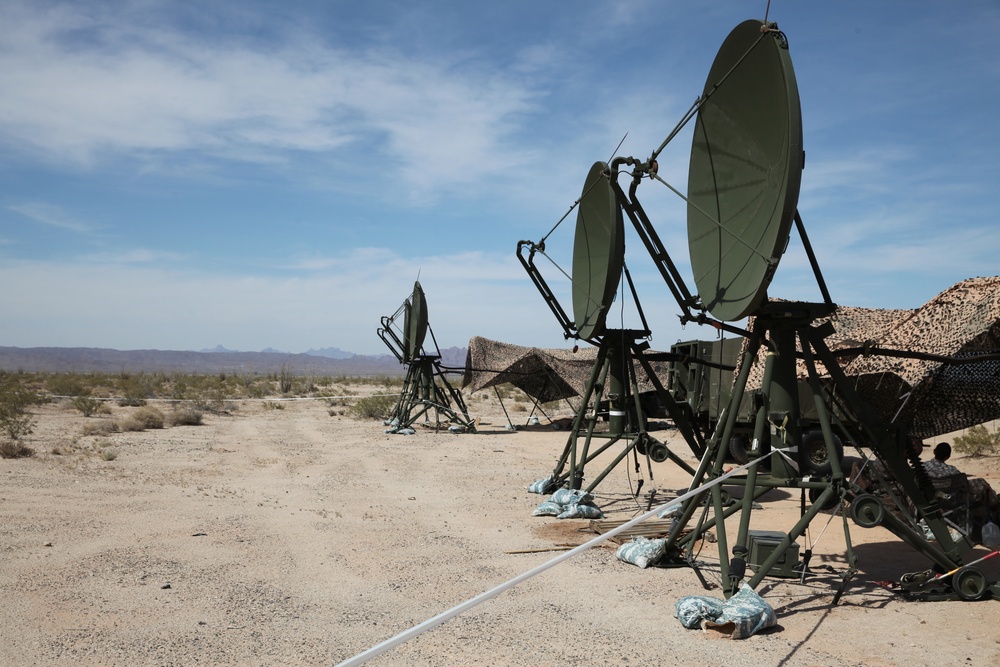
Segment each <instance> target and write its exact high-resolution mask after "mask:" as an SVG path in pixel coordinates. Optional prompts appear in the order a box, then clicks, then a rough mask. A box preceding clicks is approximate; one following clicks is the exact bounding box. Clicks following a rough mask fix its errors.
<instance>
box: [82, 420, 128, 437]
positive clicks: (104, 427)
mask: <svg viewBox="0 0 1000 667" xmlns="http://www.w3.org/2000/svg"><path fill="white" fill-rule="evenodd" d="M80 430H81V432H82V433H83V435H107V434H109V433H117V432H118V431H120V430H122V428H121V426H120V425H119V424H118V422H116V421H114V420H112V419H95V420H94V421H89V422H87V423H86V424H84V425H83V428H82V429H80Z"/></svg>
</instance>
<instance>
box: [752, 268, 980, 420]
mask: <svg viewBox="0 0 1000 667" xmlns="http://www.w3.org/2000/svg"><path fill="white" fill-rule="evenodd" d="M830 319H831V320H832V322H833V325H834V327H835V329H836V333H834V334H833V335H832V336H830V337H828V338H827V339H826V344H827V345H828V346H829V347H830V349H831V350H833V351H834V352H836V351H837V350H842V349H845V348H854V347H861V346H864V345H866V344H874V346H875V347H876V348H882V349H885V350H906V351H909V352H917V353H923V354H934V355H940V356H946V357H963V356H972V355H976V354H983V353H993V352H1000V276H994V277H988V278H970V279H969V280H964V281H962V282H960V283H958V284H956V285H954V286H952V287H950V288H949V289H947V290H945V291H944V292H942V293H941V294H939V295H938V296H936V297H934V298H933V299H931V300H930V301H928V302H927V303H926V304H924V305H923V306H921V307H920V308H918V309H916V310H887V309H878V308H853V307H845V306H841V307H838V308H837V312H836V313H835V314H834V315H833V317H831V318H830ZM820 323H822V322H817V324H820ZM749 326H751V327H752V326H753V321H752V318H751V322H750V323H749ZM763 360H764V354H763V350H762V353H761V355H760V356H759V363H756V364H754V368H753V369H752V370H751V373H750V376H749V380H748V382H747V389H748V390H752V389H756V388H759V387H760V384H761V379H762V378H761V376H762V375H763V369H764V364H763ZM840 362H841V366H842V368H843V369H844V372H845V373H846V374H847V375H848V376H849V377H850V378H851V380H853V382H854V385H855V389H856V390H857V391H858V393H859V394H860V396H861V398H862V399H863V400H864V401H866V402H867V403H868V404H869V405H871V406H872V408H873V409H874V410H875V412H876V414H877V415H878V416H879V417H880V418H881V419H883V420H886V421H894V422H895V423H897V424H899V425H901V426H903V427H905V428H907V429H908V430H909V431H910V433H912V434H913V435H916V436H918V437H922V438H928V437H933V436H936V435H941V434H943V433H950V432H952V431H957V430H960V429H963V428H968V427H969V426H974V425H976V424H981V423H984V422H987V421H990V420H993V419H997V418H1000V361H981V362H976V363H972V364H961V365H956V364H945V363H941V362H938V361H926V360H920V359H905V358H897V357H887V356H879V355H877V354H873V355H870V356H864V355H852V356H847V357H840ZM798 366H799V376H800V377H801V378H803V379H805V378H806V377H807V375H806V368H805V365H804V363H803V362H802V361H799V363H798ZM737 372H738V371H737ZM819 372H820V373H821V374H822V373H823V372H824V369H823V368H822V367H820V368H819Z"/></svg>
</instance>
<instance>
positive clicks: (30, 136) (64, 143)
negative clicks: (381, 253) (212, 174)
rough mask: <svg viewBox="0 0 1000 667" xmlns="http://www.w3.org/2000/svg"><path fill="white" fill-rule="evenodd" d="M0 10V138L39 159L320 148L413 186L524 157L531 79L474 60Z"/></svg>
mask: <svg viewBox="0 0 1000 667" xmlns="http://www.w3.org/2000/svg"><path fill="white" fill-rule="evenodd" d="M4 14H6V16H4ZM0 19H2V21H3V23H4V24H5V25H7V26H8V28H9V29H8V30H5V31H4V35H3V37H0V40H2V41H0V46H2V48H0V87H2V89H3V90H4V91H5V94H4V95H3V96H2V98H0V138H2V141H3V142H4V143H6V144H8V145H10V146H17V147H18V148H19V149H20V150H21V151H23V152H31V153H34V154H36V155H44V156H45V158H46V159H48V160H50V161H61V162H68V163H71V164H75V165H77V166H81V167H84V168H89V167H92V166H94V165H96V164H98V163H100V162H101V161H102V160H105V159H108V158H112V157H122V156H124V157H129V158H132V159H137V160H139V161H140V162H145V163H146V164H147V165H155V164H156V163H157V161H169V157H168V156H169V155H170V154H178V155H179V156H182V157H184V158H185V159H190V155H189V154H188V153H189V152H191V151H194V152H197V153H200V154H203V155H205V156H214V157H216V158H222V159H227V160H243V161H263V160H275V159H281V156H283V155H284V156H286V157H287V156H290V155H291V154H293V153H295V152H310V153H327V154H331V155H336V156H337V159H338V160H340V161H341V165H342V167H345V168H346V167H347V166H348V165H356V168H357V169H358V170H364V169H372V168H375V169H377V170H378V171H379V172H380V174H382V175H383V176H388V177H390V178H394V179H398V180H401V181H402V182H404V183H405V184H406V185H407V191H408V193H409V195H410V196H413V197H425V196H427V195H428V193H433V192H434V191H436V190H439V189H441V188H442V187H445V186H448V187H452V188H454V187H461V186H462V185H463V184H468V183H469V182H470V181H472V180H479V181H482V180H487V181H488V180H489V179H490V177H491V176H494V177H495V176H497V175H501V174H503V173H504V172H507V171H510V170H513V169H516V168H518V167H522V166H523V165H524V164H525V162H526V161H527V160H529V159H531V157H532V156H531V155H526V154H524V153H523V152H522V151H521V150H520V149H519V148H517V147H515V146H512V145H510V143H509V141H510V138H511V137H512V136H514V135H516V134H517V133H518V132H519V131H520V127H521V122H522V120H523V119H522V116H523V114H526V113H529V112H530V111H531V110H532V108H533V100H534V99H535V98H536V96H537V92H535V91H533V90H532V87H531V83H530V80H528V79H526V78H523V77H522V78H519V79H512V78H509V77H505V76H503V75H501V74H499V73H497V72H495V71H491V70H489V69H488V65H486V64H485V63H476V62H471V63H463V62H460V61H459V62H456V61H454V60H451V59H448V58H447V57H441V58H439V59H437V60H430V59H422V60H419V59H413V58H411V57H409V56H408V55H407V54H404V53H393V52H391V51H383V52H380V53H378V54H373V53H359V52H356V51H353V50H348V49H344V48H338V47H336V46H331V45H327V44H325V43H322V42H321V41H320V40H319V39H318V38H317V37H316V36H315V35H311V34H309V33H303V34H297V35H295V36H294V38H292V39H287V40H284V41H283V42H282V43H280V44H278V45H274V46H273V47H271V48H269V49H260V48H259V46H258V45H255V44H251V43H248V42H247V40H241V38H240V37H239V36H235V35H228V36H227V35H225V34H221V35H216V36H213V39H211V40H209V39H198V38H197V37H195V36H192V35H190V34H181V33H178V32H173V31H171V30H170V28H169V27H162V26H160V25H157V24H150V23H143V22H140V21H136V22H134V23H128V22H127V20H116V18H115V17H114V16H111V15H106V16H100V17H97V18H92V17H91V16H90V15H87V14H86V13H85V12H83V11H79V12H77V11H74V10H73V9H72V8H71V7H69V6H62V7H61V8H60V10H59V11H43V10H42V9H38V10H37V11H32V10H31V9H29V8H21V9H20V10H19V11H18V10H14V9H8V10H6V11H4V10H0ZM80 34H85V35H88V38H87V39H81V38H79V37H78V35H80ZM361 140H364V144H363V145H364V146H365V152H363V151H362V150H361V149H360V148H359V147H360V146H361V145H362V144H361V143H360V142H361ZM372 146H375V147H377V149H376V150H377V152H375V153H372V152H371V147H372ZM375 165H377V166H375Z"/></svg>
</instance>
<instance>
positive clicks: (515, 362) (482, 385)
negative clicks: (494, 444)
mask: <svg viewBox="0 0 1000 667" xmlns="http://www.w3.org/2000/svg"><path fill="white" fill-rule="evenodd" d="M596 360H597V348H593V347H587V348H580V349H579V350H577V351H576V352H574V351H573V350H562V349H542V348H537V347H523V346H521V345H512V344H510V343H502V342H500V341H496V340H490V339H489V338H482V337H481V336H474V337H473V338H471V339H470V340H469V351H468V354H467V355H466V358H465V377H464V378H463V381H462V388H463V389H468V390H469V392H470V393H475V392H477V391H480V390H482V389H488V388H490V387H493V386H495V385H500V384H504V383H510V384H512V385H514V386H515V387H517V388H518V389H520V390H521V391H523V392H524V393H525V394H527V395H528V396H530V397H531V398H533V399H535V400H536V401H538V402H539V403H548V402H550V401H558V400H561V399H564V398H571V397H573V396H583V395H584V394H585V393H586V391H587V382H589V381H590V376H591V374H592V373H593V370H594V363H595V361H596ZM652 367H653V369H654V372H655V373H656V374H657V376H658V378H659V379H660V382H662V383H664V384H665V383H666V377H667V366H666V364H664V363H662V362H654V363H652ZM639 371H641V369H639V370H638V371H637V376H638V378H637V385H638V388H639V391H641V392H644V391H652V390H653V389H654V387H653V384H652V382H650V381H649V379H648V378H647V377H646V376H645V374H644V373H642V372H639Z"/></svg>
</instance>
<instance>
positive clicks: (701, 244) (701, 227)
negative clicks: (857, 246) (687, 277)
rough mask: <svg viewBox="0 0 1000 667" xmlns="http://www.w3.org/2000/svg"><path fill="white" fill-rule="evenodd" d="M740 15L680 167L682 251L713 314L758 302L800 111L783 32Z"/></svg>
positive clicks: (789, 217)
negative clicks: (684, 215)
mask: <svg viewBox="0 0 1000 667" xmlns="http://www.w3.org/2000/svg"><path fill="white" fill-rule="evenodd" d="M762 27H763V26H762V24H761V22H760V21H753V20H751V21H744V22H743V23H741V24H739V25H738V26H736V28H734V29H733V31H732V32H731V33H729V36H728V37H727V38H726V40H725V42H723V44H722V46H721V47H720V49H719V52H718V54H717V55H716V57H715V62H714V63H713V64H712V69H711V71H710V72H709V75H708V81H707V82H706V83H705V89H704V93H703V99H704V101H703V103H702V104H701V106H700V107H699V109H698V117H697V122H696V124H695V129H694V140H693V142H692V145H691V161H690V165H689V171H688V250H689V252H690V257H691V268H692V270H693V271H694V279H695V283H696V285H697V287H698V294H699V296H700V297H701V300H702V302H703V303H704V304H705V306H706V308H707V309H708V310H709V311H710V312H711V313H712V315H713V316H714V317H715V318H717V319H719V320H722V321H734V320H740V319H742V318H744V317H746V316H747V315H749V314H751V313H752V312H753V311H754V310H755V309H756V308H757V307H758V306H759V305H760V303H761V302H762V301H763V299H764V297H765V296H766V293H767V287H768V285H769V284H770V282H771V278H772V277H773V276H774V271H775V269H777V266H778V260H779V259H780V257H781V254H782V253H783V252H784V248H785V245H786V243H787V240H788V235H789V233H790V231H791V226H792V222H793V219H794V215H795V207H796V205H797V202H798V196H799V183H800V180H801V176H802V166H803V165H802V162H803V152H802V114H801V110H800V108H799V93H798V87H797V85H796V83H795V73H794V72H793V71H792V60H791V57H790V56H789V54H788V44H787V42H786V41H785V38H784V35H783V34H782V33H780V32H778V31H777V30H768V31H765V30H763V29H762Z"/></svg>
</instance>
